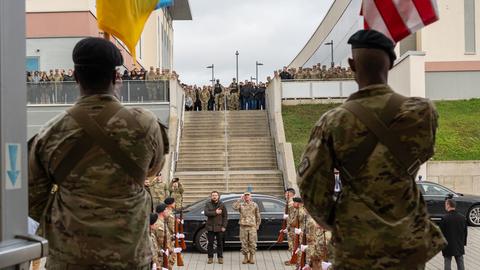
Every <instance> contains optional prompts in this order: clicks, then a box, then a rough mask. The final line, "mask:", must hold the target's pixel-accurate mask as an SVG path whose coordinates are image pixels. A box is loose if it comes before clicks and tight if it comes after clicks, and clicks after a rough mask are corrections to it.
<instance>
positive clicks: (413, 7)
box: [361, 0, 439, 42]
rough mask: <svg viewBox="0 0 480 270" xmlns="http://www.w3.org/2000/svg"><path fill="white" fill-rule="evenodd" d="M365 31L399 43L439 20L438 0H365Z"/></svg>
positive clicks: (363, 7)
mask: <svg viewBox="0 0 480 270" xmlns="http://www.w3.org/2000/svg"><path fill="white" fill-rule="evenodd" d="M361 15H363V16H364V23H365V29H374V30H377V31H379V32H381V33H383V34H384V35H386V36H387V37H388V38H390V39H391V40H393V41H394V42H398V41H400V40H402V39H403V38H405V37H407V36H409V35H410V34H412V33H415V32H416V31H418V30H420V29H421V28H422V27H425V26H427V25H429V24H431V23H433V22H435V21H437V20H438V19H439V17H438V6H437V1H436V0H363V4H362V10H361Z"/></svg>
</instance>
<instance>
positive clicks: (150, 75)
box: [145, 67, 157, 101]
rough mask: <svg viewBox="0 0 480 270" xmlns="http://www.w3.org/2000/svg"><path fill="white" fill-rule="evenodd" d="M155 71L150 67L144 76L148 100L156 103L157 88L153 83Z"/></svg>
mask: <svg viewBox="0 0 480 270" xmlns="http://www.w3.org/2000/svg"><path fill="white" fill-rule="evenodd" d="M156 77H157V76H156V75H155V70H154V69H153V67H150V71H148V72H147V74H145V86H146V88H147V91H148V100H149V101H156V100H157V87H156V83H155V79H156Z"/></svg>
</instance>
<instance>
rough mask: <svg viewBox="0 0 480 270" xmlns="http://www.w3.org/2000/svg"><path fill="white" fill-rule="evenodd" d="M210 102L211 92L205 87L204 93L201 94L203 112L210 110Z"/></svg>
mask: <svg viewBox="0 0 480 270" xmlns="http://www.w3.org/2000/svg"><path fill="white" fill-rule="evenodd" d="M209 100H210V91H208V88H207V87H206V86H203V89H202V92H200V102H201V103H202V111H207V110H208V101H209Z"/></svg>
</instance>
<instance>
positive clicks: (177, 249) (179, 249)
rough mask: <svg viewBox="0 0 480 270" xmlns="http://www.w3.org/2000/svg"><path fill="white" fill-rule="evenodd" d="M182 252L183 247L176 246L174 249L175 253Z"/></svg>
mask: <svg viewBox="0 0 480 270" xmlns="http://www.w3.org/2000/svg"><path fill="white" fill-rule="evenodd" d="M181 252H182V248H174V249H173V253H175V254H177V253H181Z"/></svg>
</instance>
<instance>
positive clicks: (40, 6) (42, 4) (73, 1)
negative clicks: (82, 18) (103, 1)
mask: <svg viewBox="0 0 480 270" xmlns="http://www.w3.org/2000/svg"><path fill="white" fill-rule="evenodd" d="M88 10H90V11H94V10H95V0H26V11H27V12H61V11H88Z"/></svg>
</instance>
